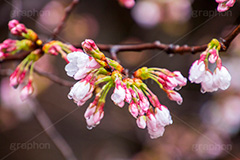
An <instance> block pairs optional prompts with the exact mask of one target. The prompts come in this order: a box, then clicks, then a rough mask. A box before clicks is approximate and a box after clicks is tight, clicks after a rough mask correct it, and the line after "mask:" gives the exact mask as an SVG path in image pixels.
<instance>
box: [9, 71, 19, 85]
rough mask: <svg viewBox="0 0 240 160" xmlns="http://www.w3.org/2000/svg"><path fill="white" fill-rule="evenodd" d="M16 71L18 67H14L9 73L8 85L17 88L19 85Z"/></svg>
mask: <svg viewBox="0 0 240 160" xmlns="http://www.w3.org/2000/svg"><path fill="white" fill-rule="evenodd" d="M18 72H19V67H17V68H16V69H15V71H14V72H13V73H12V74H11V76H10V86H12V87H14V88H17V86H18V85H19V83H18Z"/></svg>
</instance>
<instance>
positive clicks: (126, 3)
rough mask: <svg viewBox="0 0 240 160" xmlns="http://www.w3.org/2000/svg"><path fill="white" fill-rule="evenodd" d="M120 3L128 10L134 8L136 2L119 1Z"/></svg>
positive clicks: (128, 0)
mask: <svg viewBox="0 0 240 160" xmlns="http://www.w3.org/2000/svg"><path fill="white" fill-rule="evenodd" d="M118 2H119V4H120V5H122V6H124V7H126V8H132V7H133V6H134V5H135V0H118Z"/></svg>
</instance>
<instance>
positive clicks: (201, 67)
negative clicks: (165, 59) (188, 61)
mask: <svg viewBox="0 0 240 160" xmlns="http://www.w3.org/2000/svg"><path fill="white" fill-rule="evenodd" d="M204 73H205V64H204V62H203V61H199V60H196V61H195V62H194V63H193V64H192V66H191V68H190V70H189V80H190V81H191V82H192V83H193V82H194V83H201V82H202V81H203V77H202V75H203V74H204Z"/></svg>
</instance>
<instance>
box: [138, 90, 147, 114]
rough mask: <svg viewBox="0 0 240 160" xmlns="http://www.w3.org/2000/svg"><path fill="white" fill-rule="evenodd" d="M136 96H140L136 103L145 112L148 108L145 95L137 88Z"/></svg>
mask: <svg viewBox="0 0 240 160" xmlns="http://www.w3.org/2000/svg"><path fill="white" fill-rule="evenodd" d="M137 93H138V96H139V98H140V100H139V101H138V105H139V106H140V108H141V109H142V110H143V111H144V112H147V111H148V109H149V105H150V104H149V101H148V99H147V97H146V96H145V95H144V94H143V92H142V91H140V90H137Z"/></svg>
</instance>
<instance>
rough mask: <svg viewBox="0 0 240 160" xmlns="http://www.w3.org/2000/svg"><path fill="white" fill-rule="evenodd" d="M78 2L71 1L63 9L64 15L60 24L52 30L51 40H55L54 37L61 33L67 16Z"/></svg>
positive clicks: (77, 0)
mask: <svg viewBox="0 0 240 160" xmlns="http://www.w3.org/2000/svg"><path fill="white" fill-rule="evenodd" d="M78 2H79V0H73V1H72V3H71V4H70V5H69V6H67V7H66V8H65V14H64V16H63V18H62V21H61V23H60V24H59V25H58V26H57V27H56V28H55V29H54V30H53V35H52V38H53V39H55V38H56V36H57V35H58V34H59V33H60V32H61V30H62V28H63V25H64V24H65V22H66V21H67V19H68V17H69V15H70V14H71V12H72V11H73V9H74V7H75V6H76V5H77V4H78Z"/></svg>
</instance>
